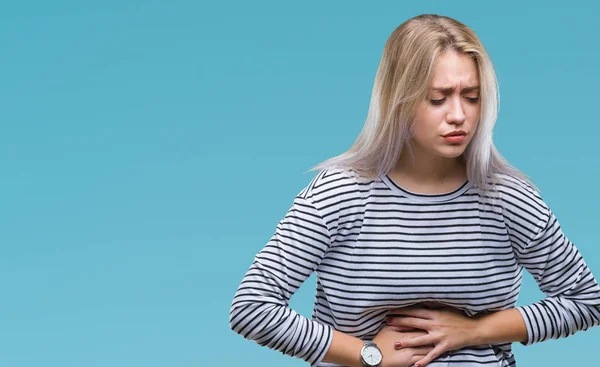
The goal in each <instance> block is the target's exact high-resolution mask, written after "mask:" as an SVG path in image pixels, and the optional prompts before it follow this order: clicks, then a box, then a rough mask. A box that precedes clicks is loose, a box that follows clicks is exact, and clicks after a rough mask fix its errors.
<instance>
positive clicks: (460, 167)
mask: <svg viewBox="0 0 600 367" xmlns="http://www.w3.org/2000/svg"><path fill="white" fill-rule="evenodd" d="M392 174H393V175H394V176H396V177H399V176H401V177H404V178H405V180H406V179H408V180H409V181H412V182H414V183H420V184H422V185H426V186H429V185H438V184H444V183H450V182H454V183H456V182H464V181H465V180H466V179H467V170H466V166H465V164H464V162H463V161H462V159H460V158H446V157H440V156H431V155H426V154H414V155H413V156H410V154H408V153H405V154H402V155H401V156H400V159H399V160H398V162H397V163H396V166H395V167H394V169H393V172H392Z"/></svg>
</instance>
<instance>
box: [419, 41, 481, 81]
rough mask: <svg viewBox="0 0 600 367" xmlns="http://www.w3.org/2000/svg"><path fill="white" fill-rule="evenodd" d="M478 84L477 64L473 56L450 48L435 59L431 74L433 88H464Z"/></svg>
mask: <svg viewBox="0 0 600 367" xmlns="http://www.w3.org/2000/svg"><path fill="white" fill-rule="evenodd" d="M477 85H479V75H478V72H477V65H476V64H475V60H473V58H472V57H471V56H469V55H467V54H464V53H459V52H456V51H454V50H448V51H446V52H444V53H442V54H441V55H440V56H439V57H438V58H437V60H436V61H435V64H434V66H433V73H432V75H431V87H432V88H449V87H453V88H454V87H461V88H463V87H472V86H477Z"/></svg>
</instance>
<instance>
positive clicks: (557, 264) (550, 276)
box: [515, 210, 600, 345]
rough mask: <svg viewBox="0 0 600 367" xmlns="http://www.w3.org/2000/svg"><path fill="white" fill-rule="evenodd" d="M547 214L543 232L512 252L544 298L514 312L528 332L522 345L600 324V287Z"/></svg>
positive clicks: (570, 333)
mask: <svg viewBox="0 0 600 367" xmlns="http://www.w3.org/2000/svg"><path fill="white" fill-rule="evenodd" d="M547 213H548V214H547V220H546V221H545V225H544V226H543V228H542V230H541V231H540V232H539V233H538V234H537V235H536V236H535V237H534V238H533V239H532V240H531V241H530V242H529V243H527V245H526V246H524V247H520V246H517V247H516V251H515V252H516V254H517V258H518V260H519V262H520V263H521V264H522V265H523V266H524V267H525V268H526V269H527V271H529V273H531V274H532V275H533V277H534V278H535V280H536V281H537V283H538V285H539V287H540V289H541V290H542V291H543V292H544V293H545V294H546V298H544V299H543V300H541V301H539V302H537V303H534V304H532V305H529V306H522V307H518V308H517V310H518V311H519V312H520V313H521V316H522V317H523V319H524V321H525V325H526V328H527V334H528V338H527V340H526V341H525V342H524V343H523V344H525V345H530V344H533V343H537V342H542V341H545V340H548V339H557V338H564V337H566V336H569V335H572V334H574V333H575V332H577V331H580V330H587V329H589V328H591V327H592V326H595V325H598V324H600V287H598V283H597V282H596V280H595V279H594V276H593V275H592V272H591V271H590V269H589V268H588V266H587V264H586V263H585V261H584V260H583V257H582V256H581V254H580V253H579V251H578V250H577V248H576V247H575V246H574V245H573V243H571V241H569V240H568V239H567V238H566V236H565V235H564V234H563V232H562V230H561V228H560V225H559V223H558V220H557V219H556V217H555V216H554V214H552V212H551V211H550V210H547Z"/></svg>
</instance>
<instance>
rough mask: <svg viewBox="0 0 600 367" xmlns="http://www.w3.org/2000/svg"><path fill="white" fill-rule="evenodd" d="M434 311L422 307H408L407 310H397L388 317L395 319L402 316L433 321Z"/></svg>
mask: <svg viewBox="0 0 600 367" xmlns="http://www.w3.org/2000/svg"><path fill="white" fill-rule="evenodd" d="M434 312H435V311H434V310H428V309H426V308H421V307H406V308H397V309H394V310H392V311H390V313H389V314H388V315H387V317H391V318H395V317H399V316H400V317H402V316H411V317H418V318H420V319H432V318H433V316H434Z"/></svg>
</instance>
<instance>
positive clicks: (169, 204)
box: [0, 0, 600, 367]
mask: <svg viewBox="0 0 600 367" xmlns="http://www.w3.org/2000/svg"><path fill="white" fill-rule="evenodd" d="M498 3H499V2H498ZM498 3H491V2H482V1H476V2H475V1H472V2H460V3H458V2H456V3H454V2H452V3H450V2H442V1H430V2H427V4H424V5H417V2H416V1H411V2H405V1H304V2H282V1H252V2H246V1H223V2H217V1H214V2H213V3H203V2H198V1H184V0H172V1H159V0H155V1H141V0H139V1H133V0H120V1H116V0H111V1H108V0H104V1H99V0H94V1H85V2H84V1H66V0H56V1H20V2H16V1H13V2H8V1H4V2H2V5H0V124H1V129H0V174H1V178H0V185H1V186H0V188H1V191H0V208H1V210H0V292H1V293H0V366H2V367H21V366H32V367H33V366H36V367H37V366H47V367H55V366H56V367H81V366H86V367H95V366H103V367H130V366H144V367H154V366H186V367H191V366H225V367H229V366H231V367H238V366H239V367H242V366H243V367H251V366H261V367H268V366H274V367H288V366H290V367H292V366H298V367H299V366H304V365H305V364H304V363H303V362H301V361H299V360H294V359H292V358H289V357H286V356H283V355H281V354H280V353H278V352H273V351H270V350H267V349H264V348H262V347H259V346H257V345H256V344H254V343H253V342H249V341H245V340H244V339H243V338H242V337H240V336H238V335H237V334H234V333H233V332H232V331H231V330H230V329H229V324H228V313H229V307H230V303H231V300H232V297H233V294H234V292H235V290H236V288H237V286H238V284H239V282H240V280H241V278H242V276H243V274H244V273H245V272H246V270H247V268H248V266H249V265H250V263H251V262H252V260H253V257H254V255H255V254H256V252H258V251H259V250H260V249H261V248H262V247H263V246H264V244H266V242H267V240H268V239H269V238H270V236H271V235H272V233H273V231H274V230H275V226H276V224H277V222H278V221H279V219H281V217H282V216H283V215H284V214H285V212H286V211H287V209H288V208H289V206H290V205H291V203H292V199H293V197H294V196H295V195H296V194H297V193H298V192H299V191H300V190H301V189H302V188H303V187H304V185H306V184H307V183H308V182H309V181H310V179H311V178H312V177H313V173H306V171H307V170H308V169H310V168H311V167H312V165H314V164H316V163H318V162H320V161H322V160H324V159H326V158H328V157H331V156H333V155H336V154H338V153H341V152H342V151H344V150H345V149H347V148H348V147H349V146H350V145H351V143H352V142H353V140H354V139H355V137H356V136H357V134H358V132H359V130H360V129H361V126H362V124H363V122H364V119H365V117H366V113H367V108H368V103H369V98H370V93H371V88H372V85H373V79H374V76H375V72H376V69H377V65H378V63H379V59H380V57H381V52H382V50H383V45H384V43H385V41H386V39H387V37H388V36H389V35H390V33H391V32H392V31H393V30H394V28H396V27H397V26H398V25H399V24H400V23H402V22H403V21H405V20H407V19H408V18H410V17H412V16H414V15H417V14H420V13H426V12H433V13H439V14H445V15H449V16H452V17H455V18H457V19H459V20H461V21H463V22H464V23H466V24H467V25H469V26H471V27H472V28H473V29H474V30H475V31H476V32H477V33H478V35H479V36H480V37H481V39H482V40H483V42H484V44H485V45H486V47H487V49H488V51H489V53H490V55H491V57H492V59H493V61H494V63H495V66H496V68H497V73H498V77H499V80H500V88H501V101H502V103H501V109H500V116H499V120H498V124H497V128H496V135H495V137H496V142H497V145H498V147H499V149H500V150H501V151H502V152H503V153H504V154H505V156H506V157H507V158H508V159H509V160H510V161H511V162H512V163H513V164H515V165H516V166H517V167H519V168H521V169H522V170H524V171H525V172H526V173H528V174H529V175H530V176H531V177H532V178H533V180H534V181H535V182H536V184H537V185H538V186H539V187H540V188H541V190H542V195H543V197H544V199H545V200H546V201H547V202H548V203H549V205H550V206H551V207H552V209H553V210H554V211H555V212H556V214H557V216H558V217H559V219H560V220H561V223H562V225H563V228H564V230H565V232H566V233H567V235H568V236H569V237H570V239H571V240H572V241H573V242H574V243H575V244H576V245H577V246H578V248H579V249H580V251H581V252H582V253H583V255H584V257H585V258H586V260H587V262H588V264H589V265H590V267H591V268H592V271H593V272H594V273H595V274H596V277H599V276H600V239H599V238H598V226H599V224H600V215H599V214H598V207H599V206H600V198H599V196H598V179H599V178H600V164H599V163H598V157H599V156H600V144H598V139H599V138H598V137H599V136H600V118H599V115H598V106H599V99H600V92H599V89H598V86H599V85H600V70H599V67H600V51H599V49H598V36H599V33H600V32H599V31H598V28H597V25H598V24H599V23H600V15H599V9H598V8H599V6H598V5H597V3H595V2H592V1H589V2H587V3H584V2H579V1H568V2H560V3H550V2H531V1H528V2H525V1H514V2H508V1H503V2H502V5H499V4H498ZM531 279H532V278H531V277H530V276H527V278H526V283H525V285H524V287H523V291H522V295H521V298H520V301H519V302H520V303H530V302H533V301H535V300H538V299H539V298H540V297H541V296H542V295H541V293H540V292H539V291H538V290H537V287H536V285H535V283H534V282H533V281H532V280H531ZM314 287H315V281H314V278H310V279H309V280H308V281H307V283H306V284H305V286H304V287H302V288H301V290H300V291H299V292H298V293H297V294H296V295H295V296H294V298H293V300H292V307H294V308H296V309H297V310H298V311H300V312H301V313H303V314H305V315H310V313H311V308H312V303H313V296H314ZM599 346H600V328H595V329H593V330H591V331H588V332H585V333H580V334H578V335H575V336H574V337H571V338H568V339H564V340H560V341H549V342H547V343H543V344H538V345H534V346H531V347H527V348H524V347H521V346H519V345H517V346H515V349H516V353H517V358H518V361H519V366H522V367H524V366H546V367H559V366H560V367H562V366H567V365H581V366H595V365H597V364H598V361H597V352H598V350H597V348H598V347H599Z"/></svg>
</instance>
